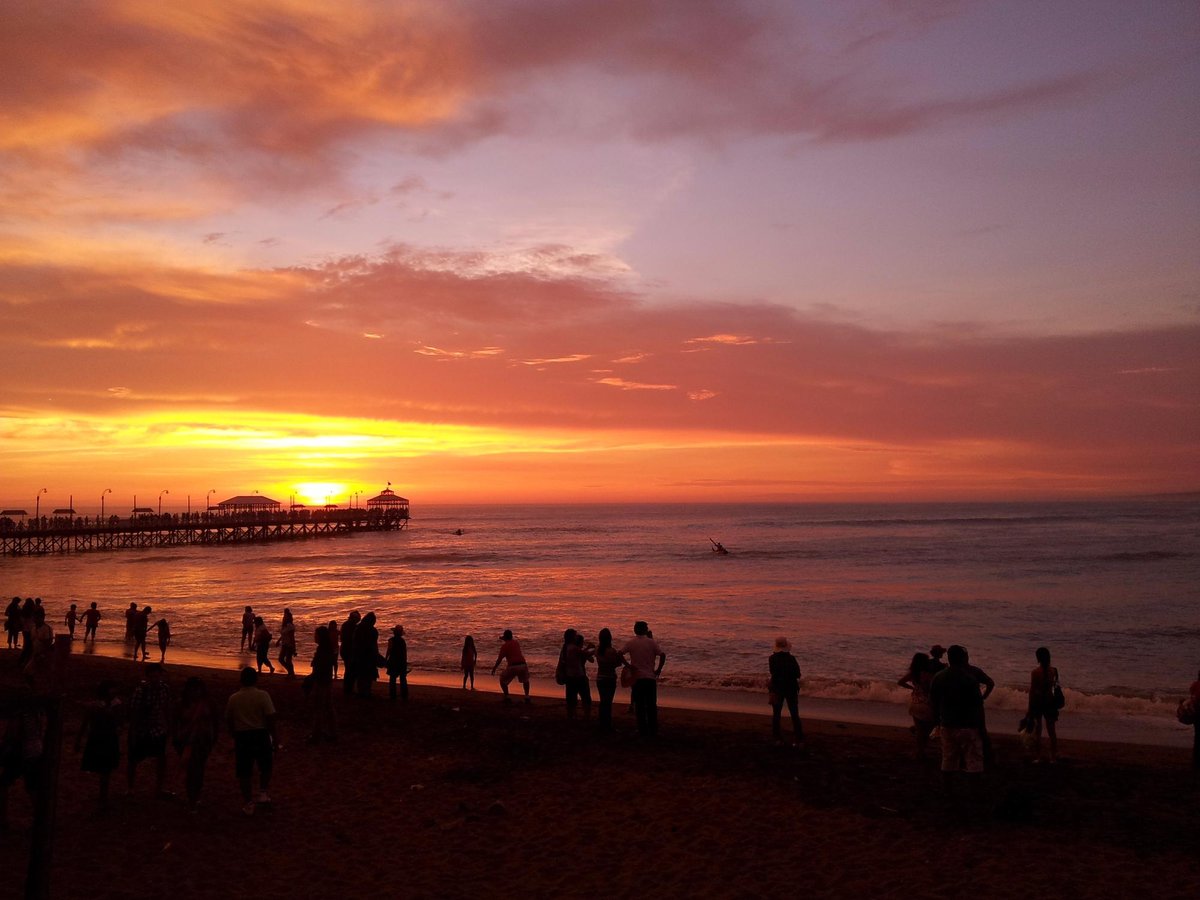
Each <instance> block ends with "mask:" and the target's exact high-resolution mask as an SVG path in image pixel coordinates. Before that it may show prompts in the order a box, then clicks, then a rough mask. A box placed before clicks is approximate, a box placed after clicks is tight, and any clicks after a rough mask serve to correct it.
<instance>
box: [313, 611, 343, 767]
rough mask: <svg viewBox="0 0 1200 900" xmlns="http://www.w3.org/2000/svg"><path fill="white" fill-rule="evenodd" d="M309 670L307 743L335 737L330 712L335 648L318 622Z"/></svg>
mask: <svg viewBox="0 0 1200 900" xmlns="http://www.w3.org/2000/svg"><path fill="white" fill-rule="evenodd" d="M313 642H314V643H315V644H316V647H315V649H314V651H313V658H312V672H311V674H309V676H308V679H307V681H308V686H309V687H308V695H309V702H310V703H311V704H312V716H313V725H312V733H311V734H310V735H309V736H308V743H310V744H315V743H317V742H319V741H322V740H325V741H334V740H337V721H336V719H335V717H334V711H333V668H334V666H335V665H337V648H336V647H335V646H334V643H333V638H332V636H331V635H330V633H329V626H327V625H322V626H320V627H319V628H317V630H316V631H315V632H314V633H313Z"/></svg>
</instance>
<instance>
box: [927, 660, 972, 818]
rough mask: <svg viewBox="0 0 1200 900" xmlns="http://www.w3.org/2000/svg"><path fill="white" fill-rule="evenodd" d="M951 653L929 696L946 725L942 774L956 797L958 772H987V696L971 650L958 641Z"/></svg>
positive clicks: (941, 720)
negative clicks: (981, 688)
mask: <svg viewBox="0 0 1200 900" xmlns="http://www.w3.org/2000/svg"><path fill="white" fill-rule="evenodd" d="M947 656H948V658H949V660H950V665H949V666H948V667H947V668H945V669H943V670H942V671H940V672H938V673H937V674H936V675H934V676H933V682H932V684H931V685H930V687H929V699H930V702H931V703H932V705H933V714H934V717H935V718H936V720H937V723H938V724H939V725H940V726H941V729H942V777H943V780H944V781H945V784H946V790H947V792H948V793H949V794H950V796H951V798H952V799H954V798H955V794H954V782H953V778H954V773H955V772H966V773H968V774H969V775H970V776H972V780H974V778H975V777H976V776H978V775H979V774H980V773H981V772H983V739H982V737H981V735H980V731H981V728H982V723H983V698H982V697H981V696H980V694H979V679H977V678H976V677H975V675H974V674H973V673H972V672H971V668H970V666H969V664H968V662H967V651H966V650H965V649H964V648H963V647H960V646H958V645H957V644H955V645H954V646H952V647H951V648H950V650H949V651H948V653H947Z"/></svg>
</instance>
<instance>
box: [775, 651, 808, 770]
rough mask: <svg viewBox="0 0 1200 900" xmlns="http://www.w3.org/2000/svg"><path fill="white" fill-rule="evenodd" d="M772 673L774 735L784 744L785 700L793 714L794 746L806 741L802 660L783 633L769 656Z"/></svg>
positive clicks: (779, 743) (778, 741) (780, 743)
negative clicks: (793, 653)
mask: <svg viewBox="0 0 1200 900" xmlns="http://www.w3.org/2000/svg"><path fill="white" fill-rule="evenodd" d="M767 670H768V671H769V672H770V673H771V736H772V737H774V739H775V743H776V744H778V745H781V746H782V744H783V726H782V723H781V722H780V719H782V718H783V704H785V703H786V704H787V708H788V714H789V715H790V716H791V717H792V746H793V747H800V746H802V745H803V744H804V727H803V726H802V725H801V723H800V663H798V662H796V657H794V656H792V644H791V642H790V641H789V640H788V639H787V638H786V637H784V636H783V635H780V636H779V637H777V638H775V649H774V652H772V653H771V657H770V659H768V660H767Z"/></svg>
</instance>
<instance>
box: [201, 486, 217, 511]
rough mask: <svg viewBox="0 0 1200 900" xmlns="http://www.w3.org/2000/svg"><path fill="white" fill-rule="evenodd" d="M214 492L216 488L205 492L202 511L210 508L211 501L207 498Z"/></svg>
mask: <svg viewBox="0 0 1200 900" xmlns="http://www.w3.org/2000/svg"><path fill="white" fill-rule="evenodd" d="M216 492H217V489H216V488H213V489H212V490H211V491H209V492H208V493H207V494H205V495H204V511H205V512H208V511H209V510H210V509H212V502H211V501H210V500H209V499H208V498H209V497H211V496H212V495H213V494H215V493H216Z"/></svg>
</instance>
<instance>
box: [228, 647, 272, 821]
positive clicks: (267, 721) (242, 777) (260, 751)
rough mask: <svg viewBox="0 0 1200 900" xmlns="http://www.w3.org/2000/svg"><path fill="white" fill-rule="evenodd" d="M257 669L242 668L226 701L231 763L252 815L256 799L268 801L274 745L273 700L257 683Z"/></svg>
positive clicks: (258, 801) (245, 808) (248, 813)
mask: <svg viewBox="0 0 1200 900" xmlns="http://www.w3.org/2000/svg"><path fill="white" fill-rule="evenodd" d="M257 684H258V672H256V671H255V670H254V669H253V667H251V666H246V667H245V668H244V669H242V676H241V685H242V686H241V687H240V688H239V689H238V690H237V691H235V692H234V694H233V695H232V696H231V697H230V698H229V702H228V703H227V704H226V705H225V722H226V724H227V725H228V726H229V730H230V732H231V733H232V734H233V755H234V767H235V772H236V774H237V780H238V786H239V787H240V788H241V790H242V801H243V806H242V812H244V813H245V814H246V815H248V816H252V815H254V808H255V804H256V803H270V802H271V798H270V796H269V795H268V794H267V788H269V787H270V786H271V769H272V763H273V757H274V748H275V704H274V703H272V702H271V695H270V694H268V693H267V692H266V691H264V690H262V689H261V688H259V687H257ZM255 766H257V767H258V783H259V792H258V798H257V800H256V799H255V798H254V797H253V795H252V792H251V788H252V785H253V777H254V767H255Z"/></svg>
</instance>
